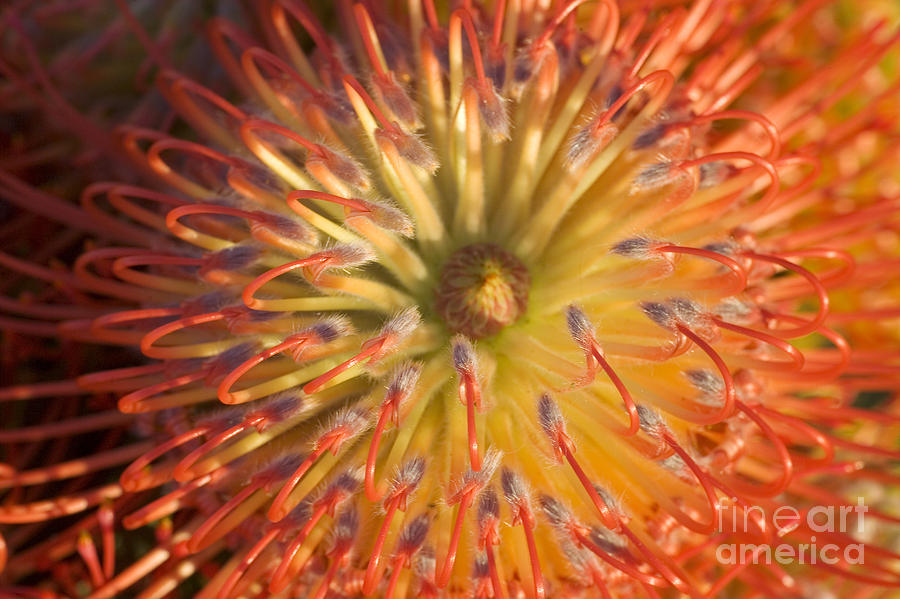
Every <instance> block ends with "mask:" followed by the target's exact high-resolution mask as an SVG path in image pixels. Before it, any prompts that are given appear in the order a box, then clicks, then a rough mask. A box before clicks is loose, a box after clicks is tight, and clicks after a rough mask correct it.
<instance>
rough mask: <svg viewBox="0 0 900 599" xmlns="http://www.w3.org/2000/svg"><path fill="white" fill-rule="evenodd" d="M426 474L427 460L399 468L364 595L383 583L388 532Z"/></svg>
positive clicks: (370, 559) (365, 580)
mask: <svg viewBox="0 0 900 599" xmlns="http://www.w3.org/2000/svg"><path fill="white" fill-rule="evenodd" d="M424 474H425V460H423V459H422V458H414V459H412V460H410V461H409V462H407V463H406V464H403V465H401V466H400V467H399V469H398V471H397V476H396V478H395V480H394V482H393V484H392V485H391V487H392V488H391V490H390V492H389V493H388V494H387V496H386V497H385V499H384V510H385V514H384V519H383V520H382V523H381V528H379V529H378V535H377V536H376V537H375V544H374V545H373V546H372V554H371V557H370V558H369V565H368V566H367V567H366V575H365V579H364V581H363V587H362V592H363V594H364V595H370V594H372V592H374V591H375V589H376V588H377V586H378V584H379V583H380V582H381V577H382V569H381V568H380V564H381V553H382V551H383V550H384V543H385V541H386V540H387V534H388V530H389V529H390V526H391V521H392V520H393V518H394V514H395V513H396V512H397V510H400V511H401V512H405V511H406V506H407V502H408V501H409V497H410V495H412V493H414V492H415V490H416V487H418V485H419V483H420V482H421V481H422V477H423V476H424Z"/></svg>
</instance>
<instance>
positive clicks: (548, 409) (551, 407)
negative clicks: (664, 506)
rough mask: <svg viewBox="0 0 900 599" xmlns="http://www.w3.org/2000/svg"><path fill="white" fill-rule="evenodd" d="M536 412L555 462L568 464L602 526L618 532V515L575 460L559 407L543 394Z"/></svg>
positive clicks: (573, 449) (573, 446) (570, 440)
mask: <svg viewBox="0 0 900 599" xmlns="http://www.w3.org/2000/svg"><path fill="white" fill-rule="evenodd" d="M537 412H538V423H539V424H540V426H541V429H542V430H543V431H544V434H545V435H547V437H548V438H549V439H550V445H551V446H552V447H553V453H554V454H555V456H556V460H557V462H560V463H562V462H563V460H565V461H566V462H568V463H569V466H570V467H571V468H572V470H573V471H574V472H575V476H576V477H577V478H578V482H580V483H581V486H582V487H584V490H585V492H586V493H587V495H588V497H589V498H590V500H591V502H592V503H593V504H594V507H595V508H597V511H598V512H599V513H600V518H601V519H602V520H603V524H604V526H606V527H607V528H609V529H610V530H618V529H619V527H620V525H621V522H620V516H619V514H616V513H614V512H613V511H612V510H611V509H610V506H609V505H607V503H606V501H605V500H604V499H602V498H601V497H600V495H599V494H598V493H597V489H596V488H595V487H594V483H593V482H591V479H589V478H588V476H587V474H586V473H585V472H584V470H583V469H582V468H581V465H580V464H579V463H578V460H576V459H575V443H574V442H573V441H572V438H571V437H569V434H568V432H567V431H566V421H565V419H564V418H563V415H562V412H561V411H560V410H559V406H558V405H557V404H556V402H555V401H554V400H553V398H552V397H550V395H549V394H547V393H544V394H543V395H541V397H540V398H539V399H538V403H537Z"/></svg>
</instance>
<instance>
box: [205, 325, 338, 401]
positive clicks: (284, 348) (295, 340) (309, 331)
mask: <svg viewBox="0 0 900 599" xmlns="http://www.w3.org/2000/svg"><path fill="white" fill-rule="evenodd" d="M351 331H352V328H351V326H350V324H349V323H348V322H346V321H344V320H342V319H337V318H334V319H331V320H325V321H323V322H321V323H318V324H315V325H313V326H310V327H308V328H305V329H303V330H302V331H299V332H297V333H294V334H293V335H288V336H287V337H286V338H285V339H284V341H282V342H281V343H278V344H276V345H274V346H272V347H270V348H268V349H266V350H264V351H262V352H260V353H258V354H256V355H254V356H252V357H250V358H248V359H247V360H245V361H243V362H241V364H240V365H238V366H237V367H235V368H233V369H232V370H231V371H229V373H228V374H227V375H225V378H223V379H222V382H221V383H220V384H219V387H218V389H217V391H216V394H217V395H218V397H219V401H221V402H222V403H224V404H240V403H244V402H245V401H247V400H248V394H247V393H246V392H242V391H237V392H232V391H231V389H232V387H234V385H235V383H237V382H238V381H239V380H240V379H241V378H242V377H243V376H244V375H245V374H247V373H248V372H250V370H252V369H253V368H255V367H256V366H258V365H259V364H261V363H263V362H264V361H266V360H268V359H269V358H271V357H272V356H275V355H278V354H280V353H285V352H286V353H288V354H290V356H291V358H292V359H293V360H294V361H295V362H298V363H299V362H301V361H302V360H303V354H304V353H305V352H306V351H307V350H309V349H312V348H314V347H316V346H319V345H323V344H325V343H330V342H331V341H334V340H335V339H337V338H338V337H339V336H344V335H347V334H349V333H350V332H351Z"/></svg>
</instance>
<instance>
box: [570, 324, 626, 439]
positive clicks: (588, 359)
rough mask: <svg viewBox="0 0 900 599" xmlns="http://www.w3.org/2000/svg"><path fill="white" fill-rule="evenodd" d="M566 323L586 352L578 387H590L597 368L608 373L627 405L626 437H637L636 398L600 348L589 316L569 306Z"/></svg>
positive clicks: (573, 336) (577, 383)
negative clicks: (627, 423) (627, 422)
mask: <svg viewBox="0 0 900 599" xmlns="http://www.w3.org/2000/svg"><path fill="white" fill-rule="evenodd" d="M566 322H567V325H568V327H569V334H570V335H572V338H573V339H575V342H576V343H578V345H579V346H580V347H581V349H582V351H584V356H585V366H586V368H587V372H586V373H585V375H584V377H583V378H582V379H581V380H579V381H577V382H576V385H578V386H584V385H589V384H590V383H592V382H593V381H594V377H595V375H596V373H597V368H598V367H599V368H602V369H603V372H605V373H606V376H608V377H609V379H610V381H612V383H613V385H614V386H615V388H616V391H618V393H619V395H620V396H621V397H622V402H623V403H624V404H625V410H626V411H627V412H628V419H629V425H628V429H627V430H626V431H625V433H624V435H625V436H629V437H630V436H632V435H636V434H637V432H638V430H640V418H639V416H638V411H637V406H636V405H635V402H634V398H633V397H632V396H631V393H630V392H629V391H628V389H627V387H625V383H623V382H622V379H621V378H619V375H618V374H616V372H615V370H613V368H612V366H611V365H610V364H609V362H608V361H607V360H606V356H605V355H604V352H603V349H602V348H601V347H600V342H599V341H597V335H596V332H595V331H594V326H593V324H591V322H590V320H589V319H588V317H587V315H586V314H585V313H584V312H583V311H582V310H581V309H580V308H578V307H576V306H569V307H568V308H567V309H566Z"/></svg>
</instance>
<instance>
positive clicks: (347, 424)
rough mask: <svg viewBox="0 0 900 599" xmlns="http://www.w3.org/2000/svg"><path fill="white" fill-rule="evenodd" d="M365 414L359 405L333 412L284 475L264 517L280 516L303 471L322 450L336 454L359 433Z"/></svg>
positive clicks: (277, 517) (305, 470)
mask: <svg viewBox="0 0 900 599" xmlns="http://www.w3.org/2000/svg"><path fill="white" fill-rule="evenodd" d="M368 418H369V414H368V412H366V411H365V410H363V409H361V408H347V409H344V410H341V411H340V412H339V413H338V414H337V415H335V416H334V417H333V418H332V419H331V422H330V423H329V424H328V425H326V428H325V429H324V431H323V432H322V434H320V435H319V437H318V438H317V439H316V440H315V442H314V443H313V447H312V451H311V452H310V454H309V455H308V456H306V459H304V460H303V462H302V463H301V464H300V465H299V466H297V469H296V470H294V472H293V473H292V474H291V475H290V477H288V479H287V481H286V482H285V483H284V486H283V487H281V490H279V492H278V495H277V496H276V497H275V499H274V500H273V501H272V505H271V506H269V511H268V513H267V517H268V518H269V520H270V521H272V522H278V521H279V520H281V519H283V518H284V517H285V516H286V515H287V514H288V512H289V511H290V509H288V508H286V507H285V504H286V503H287V501H288V498H289V496H290V494H291V491H293V490H294V487H296V486H297V484H298V483H299V482H300V480H301V479H302V478H303V476H304V475H305V474H306V472H307V471H308V470H309V469H310V468H312V466H313V464H315V463H316V461H317V460H318V459H319V458H320V457H321V456H322V455H323V454H324V453H325V452H326V451H329V450H330V451H331V453H332V455H335V456H336V455H337V454H338V453H339V452H340V451H341V448H342V447H343V446H344V445H345V444H346V443H348V442H350V441H352V440H353V439H355V438H356V437H358V436H359V435H361V434H362V433H363V432H364V431H365V429H366V428H368V426H370V425H369V421H368Z"/></svg>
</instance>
